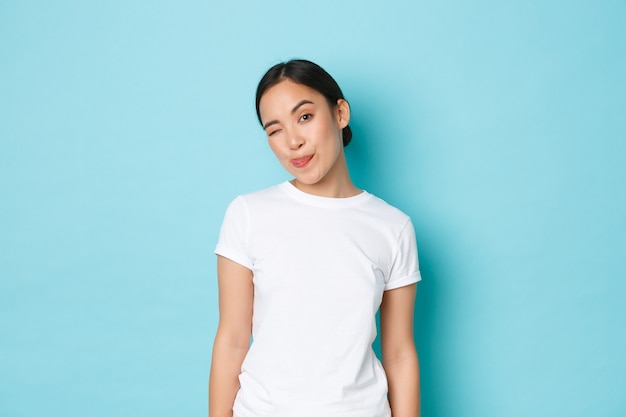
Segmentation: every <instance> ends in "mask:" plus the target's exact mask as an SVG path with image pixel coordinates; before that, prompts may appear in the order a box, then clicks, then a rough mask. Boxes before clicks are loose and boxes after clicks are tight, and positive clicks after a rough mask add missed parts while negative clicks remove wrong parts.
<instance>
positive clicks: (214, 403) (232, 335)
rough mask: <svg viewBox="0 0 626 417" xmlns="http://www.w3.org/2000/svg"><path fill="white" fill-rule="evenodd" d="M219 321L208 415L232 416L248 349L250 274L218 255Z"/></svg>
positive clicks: (211, 416)
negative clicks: (242, 365)
mask: <svg viewBox="0 0 626 417" xmlns="http://www.w3.org/2000/svg"><path fill="white" fill-rule="evenodd" d="M217 278H218V286H219V308H220V320H219V325H218V328H217V334H216V335H215V341H214V342H213V358H212V360H211V376H210V377H209V416H210V417H232V412H233V411H232V410H233V403H234V402H235V396H236V395H237V391H238V390H239V379H238V377H239V373H240V372H241V364H242V363H243V359H244V357H245V356H246V353H247V352H248V348H249V347H250V333H251V329H252V300H253V284H252V271H250V270H249V269H248V268H246V267H244V266H242V265H239V264H238V263H236V262H233V261H231V260H230V259H227V258H224V257H222V256H218V258H217Z"/></svg>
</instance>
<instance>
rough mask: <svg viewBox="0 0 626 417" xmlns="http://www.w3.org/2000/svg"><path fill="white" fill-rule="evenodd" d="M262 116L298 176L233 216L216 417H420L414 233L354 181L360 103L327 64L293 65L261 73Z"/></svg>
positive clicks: (238, 202) (221, 260)
mask: <svg viewBox="0 0 626 417" xmlns="http://www.w3.org/2000/svg"><path fill="white" fill-rule="evenodd" d="M256 109H257V116H258V118H259V121H260V122H261V125H262V126H263V128H264V130H265V133H266V135H267V139H268V142H269V145H270V147H271V149H272V151H273V152H274V154H275V155H276V157H277V158H278V161H279V162H280V163H281V164H282V166H283V167H284V168H285V170H287V172H288V173H289V174H290V175H291V176H292V177H293V179H291V180H290V181H286V182H284V183H282V184H279V185H277V186H274V187H271V188H269V189H265V190H262V191H258V192H255V193H250V194H246V195H242V196H239V197H237V198H236V199H235V200H234V201H233V202H232V203H231V204H230V206H229V207H228V210H227V212H226V215H225V218H224V223H223V224H222V229H221V232H220V237H219V242H218V244H217V248H216V250H215V252H216V254H217V255H218V263H217V269H218V283H219V309H220V320H219V327H218V330H217V335H216V336H215V342H214V345H213V360H212V364H211V376H210V382H209V415H210V417H231V416H233V415H235V416H238V417H390V416H393V417H416V416H419V368H418V360H417V353H416V350H415V343H414V340H413V309H414V302H415V287H416V282H417V281H419V280H420V273H419V269H418V261H417V249H416V245H415V235H414V230H413V225H412V223H411V221H410V219H409V218H408V216H406V215H405V214H404V213H402V212H401V211H400V210H398V209H396V208H394V207H392V206H390V205H388V204H387V203H385V202H384V201H382V200H380V199H379V198H377V197H374V196H373V195H371V194H369V193H367V192H366V191H363V190H360V189H358V188H357V187H356V186H355V185H354V184H353V183H352V181H351V180H350V176H349V174H348V167H347V164H346V158H345V154H344V146H345V145H347V144H348V143H349V142H350V140H351V137H352V133H351V130H350V127H349V126H348V122H349V121H350V106H349V105H348V102H347V101H346V100H345V99H344V97H343V94H342V92H341V90H340V89H339V86H338V85H337V83H336V82H335V80H334V79H333V78H332V77H331V76H330V75H329V74H328V73H327V72H326V71H324V70H323V69H322V68H321V67H319V66H318V65H316V64H314V63H312V62H310V61H304V60H293V61H289V62H286V63H281V64H278V65H276V66H274V67H272V68H271V69H270V70H269V71H268V72H267V73H266V74H265V76H264V77H263V78H262V79H261V81H260V83H259V86H258V88H257V94H256ZM379 308H380V331H381V347H382V359H383V360H382V366H381V363H380V362H379V361H378V359H377V358H376V356H375V355H374V352H373V350H372V342H373V341H374V338H375V337H376V321H375V316H376V312H377V311H378V309H379ZM251 335H252V343H250V337H251Z"/></svg>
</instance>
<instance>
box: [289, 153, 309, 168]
mask: <svg viewBox="0 0 626 417" xmlns="http://www.w3.org/2000/svg"><path fill="white" fill-rule="evenodd" d="M311 159H313V155H308V156H304V157H302V158H294V159H292V160H290V161H289V162H291V165H293V166H294V167H296V168H304V167H305V166H307V165H308V164H309V162H311Z"/></svg>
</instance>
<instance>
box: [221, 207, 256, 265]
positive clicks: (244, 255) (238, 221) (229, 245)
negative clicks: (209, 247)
mask: <svg viewBox="0 0 626 417" xmlns="http://www.w3.org/2000/svg"><path fill="white" fill-rule="evenodd" d="M249 229H250V215H249V213H248V208H247V206H246V203H245V201H244V198H243V197H241V196H239V197H237V198H236V199H234V200H233V201H232V202H231V203H230V205H229V206H228V208H227V209H226V214H225V215H224V221H223V223H222V227H221V229H220V236H219V240H218V242H217V246H216V247H215V254H217V255H220V256H223V257H225V258H228V259H230V260H231V261H234V262H237V263H238V264H240V265H243V266H245V267H246V268H248V269H250V270H252V267H253V265H252V260H251V259H250V256H249V255H248V236H249Z"/></svg>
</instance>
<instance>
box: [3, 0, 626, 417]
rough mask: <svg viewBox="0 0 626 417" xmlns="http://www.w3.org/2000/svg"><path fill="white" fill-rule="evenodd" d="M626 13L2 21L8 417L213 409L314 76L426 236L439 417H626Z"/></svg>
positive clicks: (459, 11)
mask: <svg viewBox="0 0 626 417" xmlns="http://www.w3.org/2000/svg"><path fill="white" fill-rule="evenodd" d="M625 45H626V3H625V2H624V1H617V0H613V1H611V0H607V1H600V2H594V1H591V0H589V1H551V2H546V1H515V2H496V1H470V2H467V1H460V0H456V1H452V0H448V1H441V2H426V1H397V0H393V1H385V2H382V1H316V2H306V3H301V2H293V1H291V2H287V1H273V2H269V1H268V2H255V1H229V2H226V1H222V2H219V3H218V2H213V1H211V2H208V1H187V2H174V1H171V2H165V1H121V0H117V1H106V2H104V1H103V2H84V1H78V0H76V1H70V0H59V1H55V2H44V1H17V0H15V1H10V0H4V1H1V2H0V139H1V142H0V210H1V212H0V215H1V217H0V267H1V270H0V274H1V280H0V415H2V416H7V417H9V416H39V415H49V416H94V417H96V416H111V415H128V416H151V417H153V416H192V415H205V414H206V396H207V394H206V384H207V379H208V370H209V364H210V353H211V343H212V337H213V334H214V332H215V329H216V324H217V304H216V302H217V296H216V277H215V257H214V255H213V253H212V250H213V247H214V244H215V241H216V238H217V233H218V230H219V226H220V223H221V220H222V215H223V211H224V209H225V207H226V205H227V204H228V203H229V201H230V200H231V199H232V198H233V197H235V195H237V194H240V193H243V192H248V191H252V190H255V189H259V188H262V187H266V186H269V185H272V184H275V183H277V182H280V181H283V180H284V179H286V178H287V176H286V174H285V173H283V171H282V168H280V166H279V164H278V163H277V162H276V161H275V160H274V157H273V155H272V154H271V152H270V151H269V149H268V147H267V145H266V142H265V139H264V135H263V132H262V130H261V129H260V127H259V126H258V124H257V121H256V119H255V114H254V102H253V99H254V89H255V87H256V83H257V81H258V79H259V78H260V76H261V75H262V74H263V72H264V71H265V70H266V69H267V68H268V67H269V66H271V65H273V64H274V63H276V62H278V61H280V60H285V59H289V58H293V57H304V58H308V59H312V60H314V61H316V62H318V63H319V64H321V65H322V66H323V67H325V68H326V69H327V70H328V71H329V72H330V73H331V74H333V75H334V77H335V78H336V79H337V81H338V82H339V84H340V85H341V86H342V88H343V90H344V93H345V94H346V96H347V98H348V99H349V100H350V102H351V104H352V111H353V115H352V116H353V121H352V126H353V129H354V133H355V137H354V140H353V143H352V144H351V145H350V146H349V147H348V148H347V152H348V159H349V164H350V167H351V172H352V175H353V179H354V180H355V182H356V183H357V185H358V186H360V187H362V188H365V189H367V190H368V191H370V192H372V193H375V194H377V195H379V196H380V197H382V198H384V199H386V200H387V201H389V202H390V203H392V204H394V205H397V206H398V207H400V208H401V209H403V210H404V211H405V212H407V213H408V214H409V215H411V217H412V218H413V220H414V223H415V227H416V232H417V236H418V244H419V248H420V261H421V265H422V273H423V277H424V280H423V282H422V283H421V284H420V285H419V294H418V300H417V308H416V340H417V344H418V349H419V353H420V358H421V366H422V395H423V416H424V417H434V416H443V417H445V416H455V417H456V416H465V417H468V416H469V417H474V416H476V417H491V416H493V417H502V416H512V417H517V416H520V417H521V416H546V417H548V416H550V417H553V416H589V415H593V416H620V415H625V414H626V399H624V395H623V394H624V388H625V386H626V377H625V374H626V360H625V359H624V353H625V352H626V332H625V331H624V323H625V319H626V310H625V307H624V301H625V290H626V283H625V282H626V280H625V279H626V262H625V260H626V256H625V255H626V250H625V248H626V246H625V242H624V239H625V238H624V237H625V236H626V164H625V163H624V162H625V156H626V122H625V119H626V112H625V109H626V50H625Z"/></svg>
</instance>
